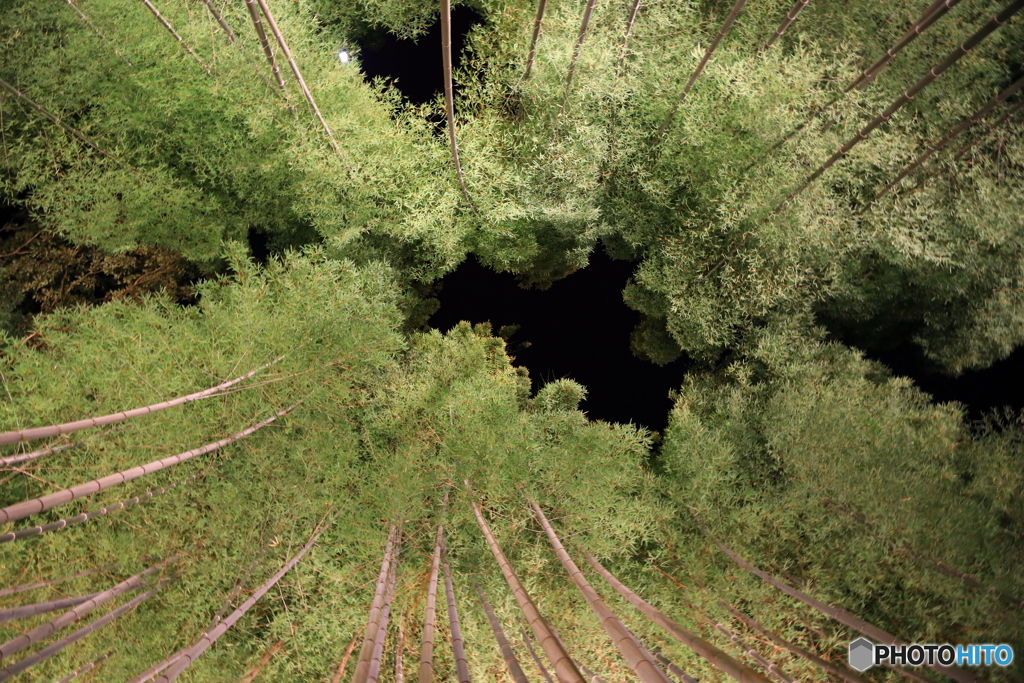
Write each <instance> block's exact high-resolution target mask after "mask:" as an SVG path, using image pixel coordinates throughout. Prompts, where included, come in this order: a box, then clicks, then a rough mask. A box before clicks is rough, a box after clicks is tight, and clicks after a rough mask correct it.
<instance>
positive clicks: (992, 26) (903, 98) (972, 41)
mask: <svg viewBox="0 0 1024 683" xmlns="http://www.w3.org/2000/svg"><path fill="white" fill-rule="evenodd" d="M1022 7H1024V0H1012V2H1010V4H1008V5H1007V6H1006V7H1005V8H1003V11H1001V12H1000V13H999V14H997V15H996V16H994V17H992V18H991V19H990V20H989V21H988V22H987V23H986V24H985V25H984V26H982V27H981V28H980V29H978V30H977V31H976V32H975V33H974V35H972V36H971V37H970V38H968V39H967V40H966V41H964V42H963V43H961V44H960V45H959V46H958V47H957V48H956V49H955V50H953V52H951V53H950V54H949V55H948V56H947V57H946V58H945V59H944V60H942V61H941V62H939V64H937V65H936V66H934V67H932V68H931V69H930V70H929V71H928V73H926V74H925V75H924V76H922V77H921V78H920V79H918V81H917V83H915V84H914V85H913V86H911V87H910V88H909V89H908V90H905V91H904V92H903V94H902V95H900V96H899V97H898V98H897V99H896V101H895V102H893V103H892V104H891V105H889V107H888V108H887V109H886V110H885V111H883V112H882V113H881V114H879V115H878V116H876V117H875V118H874V119H873V120H872V121H871V122H870V123H868V124H867V125H866V126H864V128H863V129H862V130H861V131H860V132H859V133H857V134H856V135H854V136H853V137H852V138H850V140H848V141H847V142H846V143H845V144H843V145H842V146H841V147H840V148H839V149H838V151H836V153H835V154H833V155H832V156H830V157H829V158H828V160H827V161H825V163H823V164H822V165H821V166H820V167H819V168H818V170H816V171H815V172H814V173H812V174H811V175H810V177H809V178H807V180H805V181H804V182H803V184H802V185H800V186H799V187H798V188H797V189H795V190H793V192H792V193H790V195H789V196H788V197H786V198H785V199H784V200H783V201H782V203H781V204H779V205H778V206H777V207H776V208H775V211H778V210H779V209H781V208H782V207H783V206H785V205H786V204H788V203H789V202H791V201H792V200H793V199H794V198H795V197H796V196H797V195H798V194H800V193H801V192H803V191H804V190H805V189H806V188H807V187H809V186H810V184H811V183H813V182H814V181H815V180H817V179H818V178H819V177H821V175H822V174H823V173H824V172H825V171H827V170H828V169H829V168H831V167H832V165H833V164H834V163H835V162H837V161H839V160H840V159H842V158H843V157H844V156H846V154H847V153H848V152H849V151H850V150H851V149H853V148H854V147H856V146H857V144H858V143H860V142H861V141H862V140H866V139H867V137H868V135H870V134H871V132H872V131H873V130H875V129H876V128H878V127H879V126H881V125H882V124H883V123H886V122H887V121H888V120H889V119H890V118H892V115H893V114H895V113H896V112H897V111H899V110H900V109H901V108H902V107H903V105H905V104H906V103H907V102H909V101H910V100H912V99H914V97H916V96H917V95H918V93H920V92H921V91H922V90H924V89H925V88H926V87H928V86H929V85H930V84H931V83H932V81H934V80H935V79H936V78H938V77H939V76H941V75H942V74H943V72H945V71H946V69H948V68H949V67H951V66H953V65H954V64H956V63H957V62H958V61H959V60H960V58H961V57H963V56H964V55H966V54H967V53H968V52H970V51H971V50H973V49H974V48H975V47H977V45H978V44H979V43H980V42H981V41H982V40H984V39H985V38H986V37H988V35H989V34H990V33H992V32H993V31H995V30H996V29H997V28H999V27H1000V26H1002V25H1003V24H1005V23H1006V22H1008V21H1009V20H1010V18H1011V17H1012V16H1013V15H1014V14H1016V13H1017V12H1019V11H1020V10H1021V8H1022Z"/></svg>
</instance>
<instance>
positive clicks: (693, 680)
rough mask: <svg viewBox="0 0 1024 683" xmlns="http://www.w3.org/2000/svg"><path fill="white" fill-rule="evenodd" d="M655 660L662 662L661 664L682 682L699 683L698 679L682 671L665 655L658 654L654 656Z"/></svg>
mask: <svg viewBox="0 0 1024 683" xmlns="http://www.w3.org/2000/svg"><path fill="white" fill-rule="evenodd" d="M654 658H655V659H657V660H658V661H659V662H661V664H662V665H663V666H664V667H665V668H666V669H668V670H669V672H670V673H673V674H675V675H676V676H678V677H679V680H681V681H682V682H683V683H697V679H696V678H694V677H692V676H690V674H688V673H686V672H685V671H683V670H682V669H680V668H679V667H678V666H676V665H675V664H673V663H672V662H671V661H670V660H669V659H668V657H666V656H665V655H663V654H661V653H658V654H656V655H654Z"/></svg>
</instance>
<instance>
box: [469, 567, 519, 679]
mask: <svg viewBox="0 0 1024 683" xmlns="http://www.w3.org/2000/svg"><path fill="white" fill-rule="evenodd" d="M475 588H476V593H477V595H479V596H480V604H481V605H483V607H484V613H485V614H486V615H487V621H488V622H489V623H490V625H491V631H492V632H493V633H494V640H495V642H497V643H498V649H499V650H501V656H502V658H503V659H504V660H505V666H506V668H508V673H509V675H510V676H512V680H513V681H515V683H529V679H527V678H526V674H525V673H523V667H521V666H520V665H519V660H518V659H516V653H515V652H514V651H513V650H512V646H511V645H510V644H509V642H508V638H506V637H505V631H504V629H502V628H501V622H500V621H498V617H497V615H496V614H495V613H494V609H493V608H492V607H491V603H490V602H488V600H487V596H486V595H484V590H483V589H482V588H481V587H480V586H479V585H477V586H475Z"/></svg>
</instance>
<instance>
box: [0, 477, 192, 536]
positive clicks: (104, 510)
mask: <svg viewBox="0 0 1024 683" xmlns="http://www.w3.org/2000/svg"><path fill="white" fill-rule="evenodd" d="M198 476H199V473H198V472H197V473H196V474H193V475H192V476H191V477H189V478H188V479H186V480H185V481H180V482H178V483H177V484H174V485H172V486H169V487H167V488H158V489H155V490H152V491H146V492H145V493H143V494H142V495H141V496H135V497H134V498H129V499H128V500H123V501H121V502H120V503H114V504H113V505H109V506H105V507H101V508H97V509H96V510H89V511H88V512H83V513H82V514H80V515H76V516H74V517H65V518H64V519H58V520H57V521H56V522H50V523H49V524H43V525H39V526H31V527H28V528H26V529H18V530H17V531H9V532H7V533H6V534H0V543H9V542H11V541H20V540H21V539H23V538H31V537H33V536H40V535H42V534H45V533H47V532H49V531H56V530H57V529H63V528H65V527H69V526H71V525H72V524H78V523H80V522H87V521H89V520H90V519H95V518H96V517H102V516H104V515H107V514H110V513H111V512H117V511H118V510H124V509H125V508H130V507H132V506H133V505H135V504H137V503H144V502H146V501H147V500H149V499H150V498H153V497H154V496H159V495H162V494H164V493H167V492H168V491H171V490H173V489H176V488H177V487H179V486H182V485H184V484H188V483H189V482H191V481H192V480H194V479H195V478H196V477H198Z"/></svg>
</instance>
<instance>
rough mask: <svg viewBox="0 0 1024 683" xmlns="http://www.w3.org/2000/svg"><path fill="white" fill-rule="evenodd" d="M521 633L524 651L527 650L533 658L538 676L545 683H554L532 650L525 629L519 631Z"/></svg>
mask: <svg viewBox="0 0 1024 683" xmlns="http://www.w3.org/2000/svg"><path fill="white" fill-rule="evenodd" d="M521 631H522V635H523V644H524V645H526V649H527V650H529V652H530V656H531V657H533V661H534V663H535V664H536V665H537V670H538V671H540V675H541V676H543V677H544V680H545V682H546V683H555V681H554V680H553V679H552V678H551V674H550V673H549V672H548V668H547V667H546V666H544V662H542V661H541V659H540V657H538V656H537V651H536V650H534V649H533V643H531V642H530V636H529V634H527V632H526V629H521Z"/></svg>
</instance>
